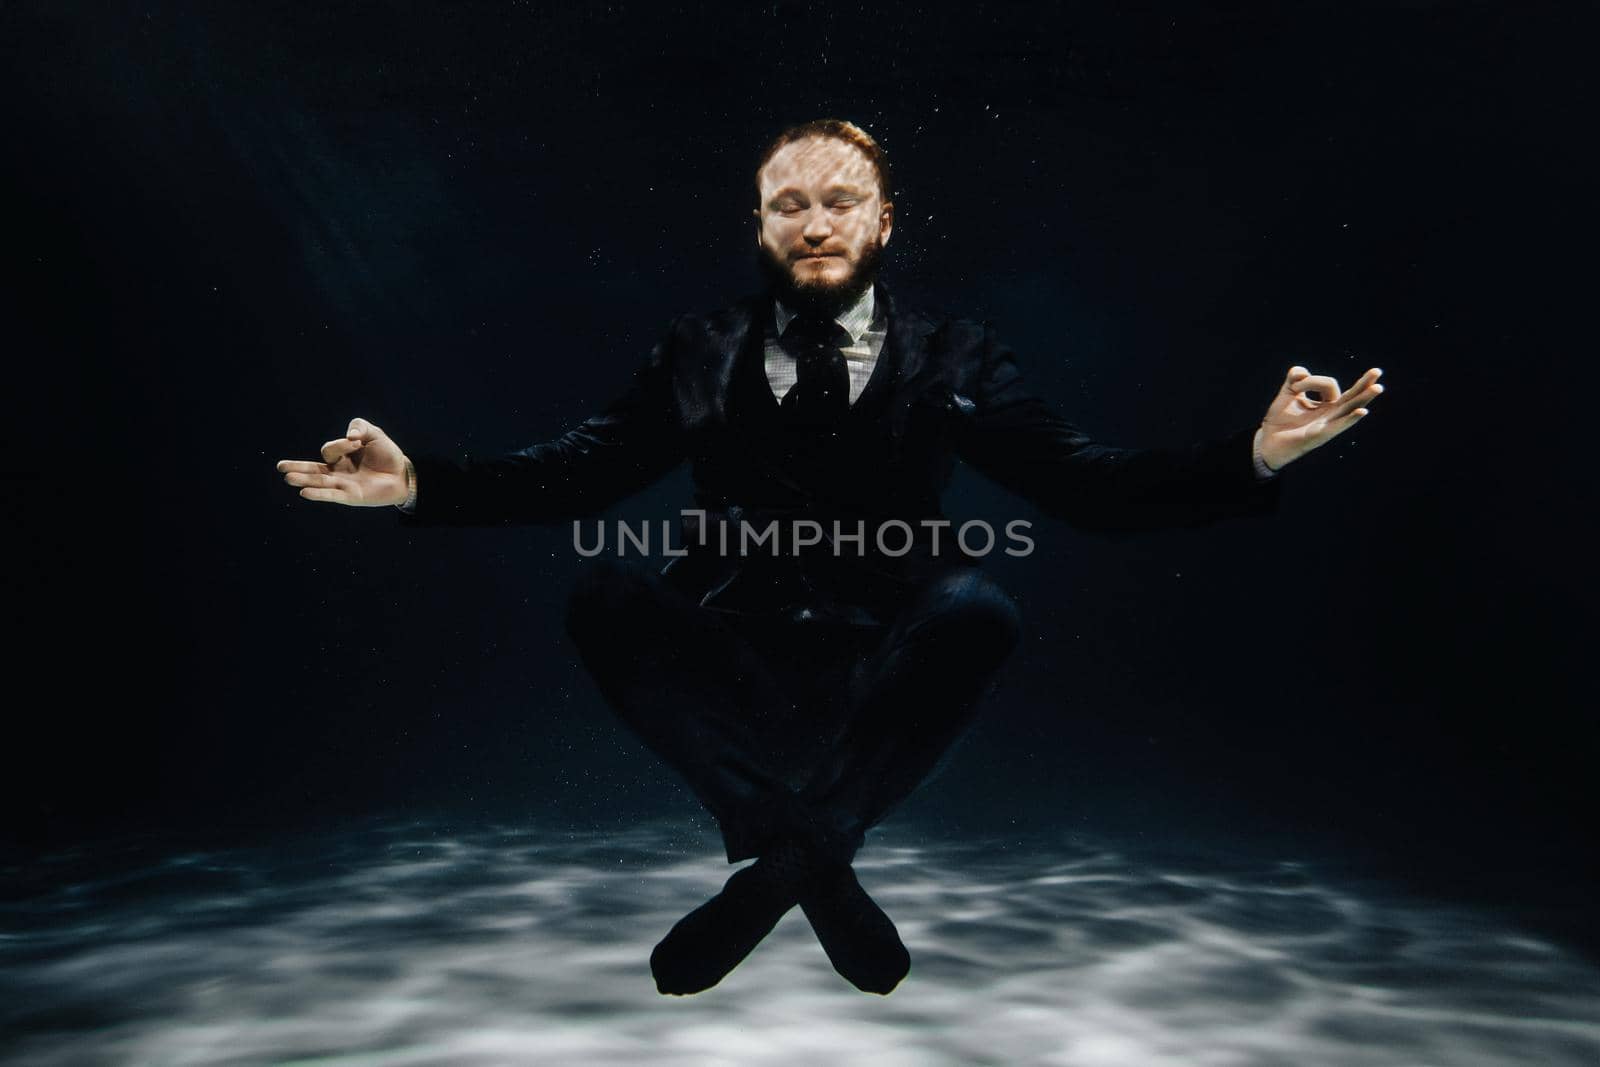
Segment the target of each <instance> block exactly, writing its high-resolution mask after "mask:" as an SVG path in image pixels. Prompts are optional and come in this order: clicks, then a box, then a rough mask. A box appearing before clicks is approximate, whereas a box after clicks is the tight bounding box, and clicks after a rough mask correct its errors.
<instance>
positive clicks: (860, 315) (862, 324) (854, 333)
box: [772, 285, 878, 345]
mask: <svg viewBox="0 0 1600 1067" xmlns="http://www.w3.org/2000/svg"><path fill="white" fill-rule="evenodd" d="M875 288H877V287H876V286H872V285H869V286H867V288H866V291H865V292H863V293H862V294H861V295H860V296H859V297H857V298H856V302H855V303H854V304H851V305H850V306H849V307H848V308H846V309H845V310H844V311H842V312H840V313H839V317H838V318H836V319H834V320H833V321H834V322H837V323H838V324H839V325H840V326H843V327H844V330H845V332H846V333H848V334H849V335H850V343H851V344H852V345H858V344H860V343H861V336H862V335H863V334H865V333H866V332H867V328H868V327H869V326H871V325H872V317H873V315H875V314H876V313H877V310H878V300H877V297H876V296H874V295H873V290H874V289H875ZM772 303H773V311H774V312H775V313H776V315H777V319H778V336H779V337H782V336H783V331H784V330H787V329H788V328H789V323H791V322H793V321H794V317H795V314H796V313H795V312H793V311H790V310H789V309H788V308H787V307H785V306H784V304H783V301H782V300H774V301H773V302H772Z"/></svg>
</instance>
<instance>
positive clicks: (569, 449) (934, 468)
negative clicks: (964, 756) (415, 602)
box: [402, 283, 1278, 622]
mask: <svg viewBox="0 0 1600 1067" xmlns="http://www.w3.org/2000/svg"><path fill="white" fill-rule="evenodd" d="M876 296H877V299H878V301H879V305H880V307H881V308H882V309H883V311H884V314H885V315H886V317H887V326H888V332H887V336H886V339H885V342H884V346H883V350H882V351H881V352H880V354H879V357H878V361H877V364H876V366H875V368H874V370H873V372H872V376H871V378H870V380H869V381H868V383H867V386H866V388H865V390H864V391H863V392H862V394H861V396H860V397H859V398H858V399H857V400H856V402H855V403H854V404H853V405H851V408H850V412H849V415H848V417H847V419H846V420H845V422H844V423H843V424H842V425H841V426H840V427H838V428H837V429H836V430H835V431H833V432H831V433H825V434H817V433H815V432H806V431H801V430H798V429H794V428H792V427H790V425H789V422H788V420H787V419H786V418H785V417H784V415H783V413H782V411H781V409H780V408H779V406H778V402H777V401H776V400H775V399H774V397H773V394H772V389H771V386H770V384H769V383H768V381H767V378H766V370H765V366H764V339H765V331H766V326H767V323H768V322H769V321H770V318H771V315H772V300H771V297H770V296H757V297H750V298H747V299H745V300H742V301H740V302H739V303H737V304H735V305H733V306H732V307H729V308H726V309H724V310H722V311H718V312H715V313H712V314H709V315H697V314H689V315H682V316H680V317H678V318H677V319H675V320H674V321H673V323H672V325H671V326H670V328H669V329H668V330H667V332H666V335H665V336H664V337H663V338H662V339H661V341H660V342H659V343H658V344H657V345H656V346H655V348H654V350H653V351H652V352H651V353H650V356H649V358H648V359H647V360H646V361H645V362H644V364H643V366H641V367H640V368H639V369H638V370H637V371H636V373H635V375H634V377H633V381H632V382H631V384H630V386H629V387H628V389H627V390H626V391H625V392H624V393H623V395H622V396H621V397H620V398H618V399H617V400H616V401H615V402H614V403H612V404H611V405H610V406H608V407H607V408H605V410H604V411H602V412H601V413H600V414H598V415H596V416H594V417H593V418H590V419H588V420H587V421H586V422H584V423H583V424H582V425H581V426H578V427H577V428H576V429H573V430H570V431H568V432H567V433H565V434H563V435H561V436H560V437H558V438H556V439H555V440H553V441H548V442H544V443H541V444H536V445H533V446H530V447H528V448H524V449H521V450H520V451H516V452H512V453H510V454H508V455H502V456H495V457H482V458H468V459H462V460H452V459H448V458H446V457H442V456H426V455H419V456H415V457H413V460H414V463H415V466H416V471H417V486H418V499H417V504H416V509H415V512H414V513H413V514H410V515H406V516H405V517H404V519H403V520H402V521H404V522H405V523H407V524H411V525H488V524H497V523H514V522H535V523H547V522H562V521H566V520H571V519H576V518H582V517H585V516H590V515H593V514H595V513H597V512H600V511H601V510H603V509H605V508H607V507H608V506H610V505H612V504H614V503H616V502H618V501H620V500H622V499H624V498H626V497H628V496H630V495H631V494H633V493H635V492H637V491H638V490H640V489H643V488H644V487H646V486H647V485H649V484H651V483H652V482H654V481H656V480H658V479H659V478H661V477H662V476H663V475H665V474H666V473H668V472H669V471H671V470H672V469H674V468H675V467H677V466H678V465H679V464H680V463H682V462H684V461H685V460H687V461H688V462H690V463H691V464H692V466H693V475H694V485H695V498H696V508H697V509H700V510H703V511H704V512H705V516H706V518H705V520H704V523H703V524H702V523H700V522H699V521H698V520H697V518H696V517H691V518H690V519H689V520H687V521H686V523H685V529H684V531H683V538H682V540H681V541H680V542H678V544H684V545H687V546H688V547H689V549H690V552H689V555H688V556H687V557H684V558H678V559H674V560H672V562H671V563H670V564H669V566H668V567H667V568H666V571H665V574H666V575H667V577H668V578H669V579H670V580H671V581H672V582H673V583H675V584H676V585H677V587H678V588H680V589H681V590H682V591H684V592H685V593H687V594H688V595H690V596H692V597H694V598H695V599H697V600H699V601H700V602H701V603H702V604H704V605H705V606H707V607H711V608H718V609H722V610H728V611H739V612H751V613H761V614H767V613H773V612H795V611H800V610H805V611H808V612H811V613H813V614H823V615H828V616H832V617H836V618H841V619H845V620H847V621H854V622H875V621H882V620H883V617H884V616H885V615H886V614H891V613H892V611H893V610H894V607H895V605H896V604H897V603H898V602H899V601H900V599H901V598H902V597H903V595H904V594H905V593H906V592H908V591H909V590H910V589H911V588H913V587H914V586H915V585H916V584H918V583H919V582H921V581H923V580H925V579H926V578H927V577H928V576H929V575H930V574H931V573H933V572H936V571H938V570H940V569H943V568H945V567H948V566H952V565H957V564H968V563H970V562H971V561H970V560H969V559H968V558H967V557H965V556H964V555H963V554H961V553H960V552H959V550H958V548H957V546H956V545H955V543H954V542H955V538H954V536H953V533H954V531H953V530H950V529H945V530H944V531H943V533H942V537H940V538H939V540H940V542H941V543H940V544H939V545H938V546H937V547H938V551H934V548H935V546H934V544H933V540H934V537H935V531H934V530H933V529H932V527H930V526H929V525H927V524H926V522H925V520H938V519H941V518H942V517H943V516H942V513H941V511H940V503H939V498H940V494H941V492H942V491H943V489H944V488H945V486H946V485H947V484H948V482H949V480H950V476H951V473H952V471H953V469H954V465H955V462H956V460H957V459H961V460H965V461H966V462H968V463H970V464H972V465H973V466H974V467H976V468H977V469H978V470H979V471H981V472H982V473H983V474H985V475H987V476H988V477H990V478H992V479H994V480H995V481H997V482H999V483H1000V484H1001V485H1003V486H1005V487H1007V488H1008V489H1010V490H1012V491H1013V492H1015V493H1017V494H1018V495H1020V496H1023V497H1025V498H1027V499H1028V500H1030V501H1032V502H1033V503H1035V504H1036V505H1037V506H1038V507H1039V508H1040V509H1041V510H1043V511H1044V512H1045V513H1047V514H1049V515H1052V516H1055V517H1058V518H1061V519H1065V520H1066V521H1068V522H1069V523H1072V524H1073V525H1075V526H1078V527H1081V528H1085V529H1092V530H1100V531H1134V530H1149V529H1158V528H1163V527H1172V526H1183V525H1196V524H1200V523H1205V522H1209V521H1212V520H1215V519H1219V518H1223V517H1227V516H1232V515H1242V514H1249V513H1257V512H1264V511H1268V510H1271V509H1272V507H1274V505H1275V501H1276V496H1277V490H1278V487H1277V482H1276V480H1273V481H1268V482H1262V481H1260V480H1258V479H1257V477H1256V475H1255V471H1254V467H1253V464H1252V462H1251V438H1252V436H1253V434H1254V430H1253V428H1252V429H1247V430H1243V431H1240V432H1238V433H1236V434H1233V435H1231V436H1229V437H1225V438H1222V439H1219V440H1215V441H1210V442H1206V443H1204V444H1200V445H1196V446H1193V447H1190V448H1186V449H1176V450H1146V449H1123V448H1111V447H1107V446H1105V445H1101V444H1096V443H1095V442H1094V441H1092V440H1090V439H1089V437H1088V436H1086V435H1085V434H1084V433H1083V432H1081V431H1080V430H1078V429H1077V428H1076V427H1074V426H1073V425H1072V424H1070V423H1069V422H1067V421H1066V420H1065V419H1063V418H1062V417H1061V416H1060V415H1058V414H1057V413H1056V412H1055V411H1054V410H1052V409H1051V408H1050V406H1049V405H1048V404H1046V403H1045V402H1044V401H1043V400H1042V399H1040V398H1039V397H1038V396H1036V395H1035V394H1034V393H1033V392H1031V391H1030V390H1029V388H1028V387H1027V385H1026V384H1025V383H1024V381H1023V379H1022V376H1021V374H1020V372H1019V371H1018V369H1017V362H1016V359H1015V357H1014V355H1013V354H1012V352H1011V350H1010V349H1009V348H1008V347H1006V346H1005V345H1003V344H1002V343H1000V341H999V340H998V339H997V338H996V337H995V335H994V332H993V330H992V329H990V328H989V326H988V325H987V324H983V323H978V322H972V321H968V320H965V319H952V318H944V317H933V316H929V315H925V314H922V313H919V312H916V311H913V310H909V309H905V308H901V307H899V306H898V305H897V304H896V303H895V302H894V300H893V297H892V296H891V294H890V293H889V292H888V290H887V289H886V288H885V287H884V286H883V285H882V284H881V283H880V284H879V286H878V289H877V293H876ZM798 517H805V518H811V519H814V520H816V521H818V522H820V523H821V524H822V525H823V527H824V530H825V532H826V533H828V534H830V535H831V533H832V532H833V523H834V522H835V521H839V522H841V523H842V524H843V526H842V528H843V529H844V530H845V531H847V532H854V531H855V529H856V528H857V527H856V525H855V524H856V523H857V522H864V523H865V529H866V530H867V536H866V538H865V539H864V543H863V544H861V545H860V547H857V544H858V543H856V542H841V550H840V551H837V552H835V551H833V550H832V549H833V546H832V541H831V537H829V538H827V539H825V541H824V542H823V544H822V545H821V546H820V548H819V549H815V550H809V551H806V552H802V553H800V554H799V555H798V556H796V555H794V554H793V553H792V552H791V550H790V547H789V545H788V544H786V543H784V542H782V541H780V542H779V553H778V555H777V556H776V557H774V555H773V554H772V548H771V547H770V545H763V546H762V547H760V548H757V549H755V550H753V551H752V552H751V553H750V554H748V555H739V554H738V552H737V549H736V548H735V549H734V550H733V551H731V552H730V553H729V554H726V555H725V554H723V553H722V552H721V551H720V550H719V548H718V545H719V542H720V538H719V536H717V535H716V534H715V533H714V531H715V528H716V526H717V525H718V524H721V523H732V524H735V525H737V524H738V523H740V522H741V521H743V522H745V523H749V524H751V526H752V527H753V528H756V529H761V528H764V527H765V525H766V524H767V523H768V522H770V521H771V520H773V519H778V520H780V530H787V529H789V528H790V524H789V522H788V521H786V520H791V519H794V518H798ZM891 518H892V519H899V520H902V521H903V522H905V523H906V524H908V525H909V526H910V527H911V529H912V532H913V533H914V534H915V539H914V541H913V543H912V545H911V547H910V550H909V551H907V552H905V553H904V554H903V555H889V554H885V553H883V552H880V551H878V550H877V544H876V538H875V536H874V531H875V530H876V529H877V524H878V523H880V522H882V521H885V520H887V519H891ZM887 536H888V541H887V543H888V544H889V545H890V552H898V551H899V548H900V545H901V543H902V541H903V534H901V533H899V532H898V531H896V532H894V533H893V534H892V535H887ZM980 540H981V539H980ZM702 543H703V545H704V547H702ZM738 543H739V542H738V538H737V531H735V533H734V536H733V537H732V538H730V541H729V544H730V545H732V546H737V544H738ZM1002 547H1003V543H1002ZM611 550H612V551H615V549H614V548H612V549H611ZM997 550H998V549H997Z"/></svg>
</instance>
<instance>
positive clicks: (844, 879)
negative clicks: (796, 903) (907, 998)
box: [800, 864, 911, 994]
mask: <svg viewBox="0 0 1600 1067" xmlns="http://www.w3.org/2000/svg"><path fill="white" fill-rule="evenodd" d="M800 907H801V909H802V910H803V911H804V912H805V914H806V918H807V919H809V920H810V922H811V929H812V930H813V931H815V932H816V935H817V940H818V941H819V942H821V943H822V951H824V952H826V953H827V954H828V961H829V962H830V963H832V964H833V969H834V970H836V971H838V972H839V973H840V974H842V975H844V977H845V978H846V979H848V980H849V982H850V984H851V985H853V986H855V987H856V988H857V989H859V990H861V991H863V992H865V993H878V994H887V993H889V992H891V991H892V990H893V989H894V987H895V986H897V985H899V984H900V980H901V979H902V978H904V977H905V976H906V974H907V973H908V972H909V971H910V970H911V953H909V952H907V951H906V946H905V945H904V944H903V943H902V942H901V940H900V932H899V931H898V930H896V929H895V928H894V923H893V922H892V921H890V919H889V916H887V915H885V914H884V913H883V909H882V908H880V907H878V905H877V903H876V902H874V901H873V899H872V898H871V897H870V896H868V895H867V891H866V890H865V889H862V888H861V883H860V882H858V881H856V872H855V870H854V869H853V868H851V867H850V865H849V864H839V865H834V866H830V867H827V868H825V869H823V870H822V871H819V872H818V873H817V874H816V875H815V876H814V877H813V878H812V879H811V880H810V881H809V882H808V884H807V885H806V886H805V887H804V890H803V892H802V893H801V896H800Z"/></svg>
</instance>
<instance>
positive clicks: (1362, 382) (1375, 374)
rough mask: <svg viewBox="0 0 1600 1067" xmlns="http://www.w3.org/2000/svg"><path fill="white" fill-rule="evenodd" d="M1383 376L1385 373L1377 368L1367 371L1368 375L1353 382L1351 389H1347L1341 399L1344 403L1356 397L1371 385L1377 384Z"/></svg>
mask: <svg viewBox="0 0 1600 1067" xmlns="http://www.w3.org/2000/svg"><path fill="white" fill-rule="evenodd" d="M1382 374H1383V371H1381V370H1379V369H1378V368H1377V367H1373V368H1372V369H1371V370H1369V371H1367V373H1365V374H1363V375H1362V376H1361V377H1359V378H1357V379H1356V380H1355V381H1353V382H1351V383H1350V388H1348V389H1346V390H1345V391H1344V394H1343V395H1342V396H1340V397H1339V399H1340V400H1341V401H1342V400H1347V399H1349V398H1350V397H1352V396H1355V395H1356V394H1357V393H1359V392H1361V391H1362V390H1363V389H1365V388H1367V387H1368V386H1369V385H1372V384H1373V383H1375V382H1376V381H1377V380H1378V378H1379V377H1380V376H1381V375H1382Z"/></svg>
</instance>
